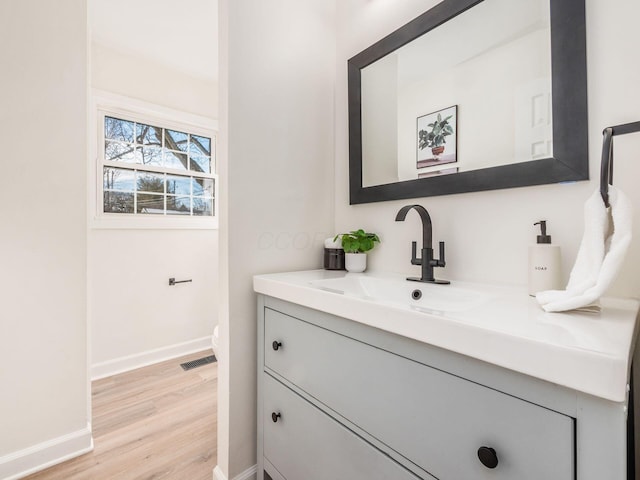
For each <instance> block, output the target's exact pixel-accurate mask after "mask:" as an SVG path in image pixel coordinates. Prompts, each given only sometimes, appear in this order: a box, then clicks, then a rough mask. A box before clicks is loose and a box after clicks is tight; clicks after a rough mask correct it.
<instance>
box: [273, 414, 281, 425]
mask: <svg viewBox="0 0 640 480" xmlns="http://www.w3.org/2000/svg"><path fill="white" fill-rule="evenodd" d="M280 416H281V415H280V413H276V412H273V413H272V414H271V420H273V423H276V422H277V421H278V419H279V418H280Z"/></svg>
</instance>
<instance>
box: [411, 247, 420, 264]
mask: <svg viewBox="0 0 640 480" xmlns="http://www.w3.org/2000/svg"><path fill="white" fill-rule="evenodd" d="M411 265H422V259H421V258H418V243H417V242H411Z"/></svg>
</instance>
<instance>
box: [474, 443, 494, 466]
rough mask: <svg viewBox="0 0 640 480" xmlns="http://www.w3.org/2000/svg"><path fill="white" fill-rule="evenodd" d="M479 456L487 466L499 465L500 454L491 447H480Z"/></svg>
mask: <svg viewBox="0 0 640 480" xmlns="http://www.w3.org/2000/svg"><path fill="white" fill-rule="evenodd" d="M478 458H479V459H480V461H481V462H482V464H483V465H484V466H485V467H487V468H496V467H497V466H498V454H497V453H496V451H495V450H494V449H493V448H491V447H480V448H479V449H478Z"/></svg>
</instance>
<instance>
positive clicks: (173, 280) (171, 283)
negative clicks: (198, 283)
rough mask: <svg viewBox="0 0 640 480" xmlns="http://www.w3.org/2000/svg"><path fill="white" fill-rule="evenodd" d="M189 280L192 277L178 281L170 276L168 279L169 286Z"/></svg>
mask: <svg viewBox="0 0 640 480" xmlns="http://www.w3.org/2000/svg"><path fill="white" fill-rule="evenodd" d="M189 282H193V280H192V279H189V280H178V281H177V282H176V279H175V278H174V277H171V278H170V279H169V286H170V287H172V286H174V285H175V284H176V283H189Z"/></svg>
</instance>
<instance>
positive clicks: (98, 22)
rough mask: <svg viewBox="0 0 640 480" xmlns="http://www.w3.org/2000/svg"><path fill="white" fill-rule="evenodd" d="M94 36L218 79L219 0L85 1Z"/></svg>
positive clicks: (189, 72) (187, 71)
mask: <svg viewBox="0 0 640 480" xmlns="http://www.w3.org/2000/svg"><path fill="white" fill-rule="evenodd" d="M89 5H90V8H89V12H90V13H89V24H90V28H91V32H92V33H91V35H92V41H93V42H95V43H98V44H101V45H103V46H105V47H108V48H112V49H115V50H118V51H120V52H122V53H126V54H130V55H132V56H137V57H143V58H145V59H148V60H151V61H154V62H157V63H160V64H162V65H165V66H167V67H170V68H172V69H175V70H178V71H180V72H182V73H185V74H187V75H191V76H195V77H199V78H203V79H207V80H217V79H218V0H89Z"/></svg>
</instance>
